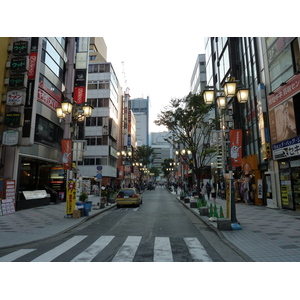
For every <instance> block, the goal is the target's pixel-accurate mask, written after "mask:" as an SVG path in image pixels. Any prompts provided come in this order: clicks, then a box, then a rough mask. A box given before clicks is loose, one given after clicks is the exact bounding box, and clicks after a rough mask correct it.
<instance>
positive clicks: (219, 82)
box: [205, 37, 267, 204]
mask: <svg viewBox="0 0 300 300" xmlns="http://www.w3.org/2000/svg"><path fill="white" fill-rule="evenodd" d="M205 47H206V48H205V49H206V74H207V84H208V86H212V87H214V89H216V90H221V89H222V86H223V84H224V82H225V81H227V79H228V78H234V79H235V80H237V81H238V84H239V85H240V86H244V87H246V88H249V89H250V93H249V95H250V96H249V100H248V102H247V103H246V104H239V103H238V101H237V98H236V97H231V98H228V103H227V107H226V112H225V115H223V117H222V121H221V123H220V124H219V126H220V127H219V130H221V131H222V130H225V131H223V132H222V134H221V135H222V136H223V144H224V141H229V136H227V134H228V132H226V130H230V129H240V130H242V133H243V136H242V159H243V161H242V163H241V166H238V167H236V168H235V167H234V168H235V169H234V170H233V171H234V177H235V179H238V180H239V181H238V183H237V185H243V187H245V189H247V188H246V187H247V186H249V187H250V188H251V190H250V189H249V188H248V189H247V190H248V191H249V192H248V193H244V194H241V195H240V199H241V200H244V201H247V202H249V203H254V204H262V203H263V197H262V195H261V194H258V193H255V192H254V189H255V188H256V187H258V185H260V180H261V178H262V173H263V172H264V171H267V162H266V160H265V159H264V157H263V155H262V151H261V132H260V131H259V118H258V116H257V106H258V98H259V95H261V94H262V91H261V90H260V89H261V88H262V87H261V83H262V81H261V74H260V72H259V71H260V70H261V65H260V64H259V61H258V60H257V58H258V53H257V51H256V49H257V40H256V39H255V38H243V37H236V38H227V37H215V38H207V39H206V40H205ZM261 101H264V98H261ZM264 104H265V103H264ZM216 116H217V117H219V116H222V109H218V108H217V109H216ZM266 129H267V128H266ZM226 145H227V147H225V148H223V153H222V154H223V164H224V168H223V170H221V169H219V173H218V175H219V178H218V180H222V178H223V176H224V175H225V174H224V173H227V172H228V169H226V167H228V166H229V164H228V163H227V158H228V157H229V155H228V154H229V151H230V148H229V144H228V143H227V144H226ZM224 152H225V153H224ZM250 170H251V171H250ZM252 189H253V190H252Z"/></svg>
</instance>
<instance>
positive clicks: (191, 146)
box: [154, 93, 216, 195]
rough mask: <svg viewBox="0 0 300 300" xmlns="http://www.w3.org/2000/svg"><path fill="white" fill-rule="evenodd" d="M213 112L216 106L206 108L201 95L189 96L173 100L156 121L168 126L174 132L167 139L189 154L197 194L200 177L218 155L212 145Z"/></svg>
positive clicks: (176, 147) (175, 146) (159, 124)
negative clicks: (210, 114)
mask: <svg viewBox="0 0 300 300" xmlns="http://www.w3.org/2000/svg"><path fill="white" fill-rule="evenodd" d="M212 109H213V105H206V104H205V103H204V100H203V97H202V96H201V95H200V94H192V93H190V94H189V95H187V96H186V97H184V98H181V99H172V100H171V101H170V103H169V106H167V107H165V109H164V110H163V111H162V112H161V113H160V114H159V115H158V116H157V120H155V121H154V123H155V124H156V125H158V126H165V127H167V129H168V130H169V131H170V132H172V135H171V136H170V137H169V138H167V139H166V140H167V141H168V142H169V143H170V144H172V145H173V147H174V148H175V149H179V147H184V148H185V149H187V150H189V151H190V153H191V154H190V155H191V159H188V160H187V162H188V164H189V167H190V169H191V170H192V172H193V173H194V174H195V177H196V182H197V193H198V195H199V194H200V177H201V174H202V173H203V171H204V169H205V168H206V167H207V166H210V163H211V160H212V158H213V157H214V156H215V154H216V148H215V147H211V146H210V142H211V138H212V134H213V130H214V129H215V124H216V123H215V121H214V120H213V119H210V117H209V112H210V111H211V110H212ZM179 155H181V156H182V154H179ZM181 158H182V157H181ZM185 158H186V155H185Z"/></svg>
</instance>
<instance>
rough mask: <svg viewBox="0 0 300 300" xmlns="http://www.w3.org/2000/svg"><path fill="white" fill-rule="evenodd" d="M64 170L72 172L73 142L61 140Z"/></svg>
mask: <svg viewBox="0 0 300 300" xmlns="http://www.w3.org/2000/svg"><path fill="white" fill-rule="evenodd" d="M61 148H62V162H63V169H64V170H70V169H71V165H72V155H71V154H72V140H70V139H64V140H61Z"/></svg>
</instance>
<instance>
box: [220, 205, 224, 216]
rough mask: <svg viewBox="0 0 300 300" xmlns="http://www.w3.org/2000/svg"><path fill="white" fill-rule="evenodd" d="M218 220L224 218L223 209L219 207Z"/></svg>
mask: <svg viewBox="0 0 300 300" xmlns="http://www.w3.org/2000/svg"><path fill="white" fill-rule="evenodd" d="M220 218H224V213H223V208H222V206H220Z"/></svg>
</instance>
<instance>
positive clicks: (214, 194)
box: [211, 183, 217, 203]
mask: <svg viewBox="0 0 300 300" xmlns="http://www.w3.org/2000/svg"><path fill="white" fill-rule="evenodd" d="M216 194H217V191H216V184H215V183H213V187H212V189H211V197H212V200H213V201H214V203H216V196H217V195H216Z"/></svg>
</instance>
